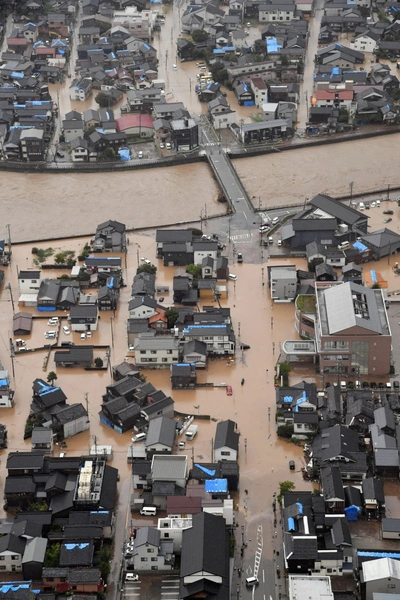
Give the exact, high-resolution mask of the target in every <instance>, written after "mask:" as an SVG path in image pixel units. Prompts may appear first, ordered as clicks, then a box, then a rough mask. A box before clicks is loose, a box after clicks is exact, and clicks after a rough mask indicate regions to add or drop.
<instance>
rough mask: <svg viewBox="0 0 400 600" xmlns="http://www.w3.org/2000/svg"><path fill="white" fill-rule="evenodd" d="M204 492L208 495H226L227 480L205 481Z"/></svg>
mask: <svg viewBox="0 0 400 600" xmlns="http://www.w3.org/2000/svg"><path fill="white" fill-rule="evenodd" d="M204 490H205V491H206V492H208V493H211V494H212V493H214V494H216V493H226V492H227V491H228V480H227V479H207V480H206V482H205V485H204Z"/></svg>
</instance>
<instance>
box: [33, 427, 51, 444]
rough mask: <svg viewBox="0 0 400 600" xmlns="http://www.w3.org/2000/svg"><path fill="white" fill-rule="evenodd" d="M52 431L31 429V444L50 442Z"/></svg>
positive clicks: (46, 428) (45, 428)
mask: <svg viewBox="0 0 400 600" xmlns="http://www.w3.org/2000/svg"><path fill="white" fill-rule="evenodd" d="M52 437H53V430H52V429H50V428H49V427H34V428H33V429H32V438H31V439H32V444H46V443H48V442H50V441H51V439H52Z"/></svg>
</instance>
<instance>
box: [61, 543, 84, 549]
mask: <svg viewBox="0 0 400 600" xmlns="http://www.w3.org/2000/svg"><path fill="white" fill-rule="evenodd" d="M88 546H89V542H86V543H84V544H64V547H65V548H66V549H67V550H75V549H76V548H78V549H79V550H83V549H84V548H87V547H88Z"/></svg>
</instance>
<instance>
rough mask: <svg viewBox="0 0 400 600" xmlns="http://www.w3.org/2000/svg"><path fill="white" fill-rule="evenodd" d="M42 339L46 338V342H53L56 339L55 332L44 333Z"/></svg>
mask: <svg viewBox="0 0 400 600" xmlns="http://www.w3.org/2000/svg"><path fill="white" fill-rule="evenodd" d="M44 337H45V338H46V340H54V339H55V337H56V332H55V331H46V333H45V334H44Z"/></svg>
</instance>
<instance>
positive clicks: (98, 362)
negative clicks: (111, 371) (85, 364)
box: [94, 356, 104, 369]
mask: <svg viewBox="0 0 400 600" xmlns="http://www.w3.org/2000/svg"><path fill="white" fill-rule="evenodd" d="M103 364H104V363H103V359H102V358H100V356H96V358H95V359H94V366H95V367H97V368H98V369H101V367H102V366H103Z"/></svg>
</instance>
